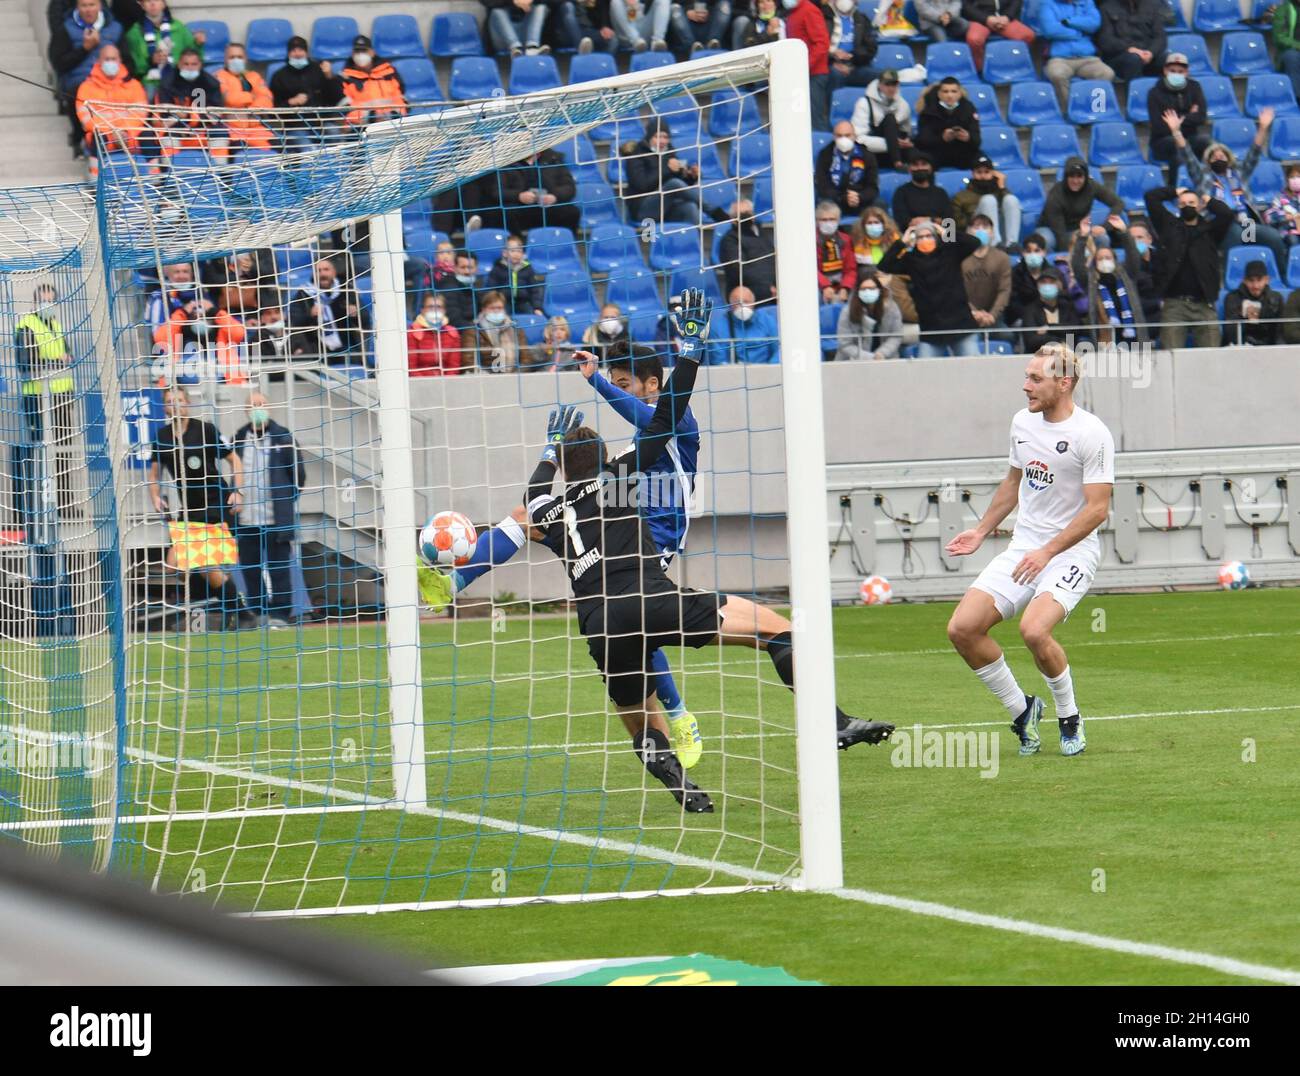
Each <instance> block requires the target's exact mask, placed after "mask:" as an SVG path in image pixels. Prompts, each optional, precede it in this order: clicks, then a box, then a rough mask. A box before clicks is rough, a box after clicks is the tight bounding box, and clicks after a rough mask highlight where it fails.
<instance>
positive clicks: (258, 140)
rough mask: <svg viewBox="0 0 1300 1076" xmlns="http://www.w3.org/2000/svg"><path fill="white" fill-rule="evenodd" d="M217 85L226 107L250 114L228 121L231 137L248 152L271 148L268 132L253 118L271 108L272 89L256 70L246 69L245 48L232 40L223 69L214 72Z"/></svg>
mask: <svg viewBox="0 0 1300 1076" xmlns="http://www.w3.org/2000/svg"><path fill="white" fill-rule="evenodd" d="M217 84H218V85H219V86H220V87H221V97H222V100H224V101H225V103H226V107H227V108H240V109H244V110H245V111H247V112H248V113H250V115H249V117H248V119H234V118H231V119H230V120H228V121H227V123H226V127H227V129H228V130H229V131H230V138H231V140H232V141H234V142H240V143H243V144H244V145H245V146H247V147H248V148H249V149H270V148H271V132H270V131H269V130H267V128H266V127H264V126H263V125H262V124H261V123H260V122H258V120H257V119H256V117H255V116H253V115H252V113H254V112H255V111H259V110H263V109H268V108H271V107H273V106H274V101H273V100H272V99H271V88H270V87H269V86H268V85H267V84H266V82H265V81H264V80H263V79H262V76H261V75H259V74H258V73H257V72H256V71H250V70H249V68H248V53H247V52H246V51H245V49H244V46H243V45H241V44H239V42H237V41H232V42H231V43H230V44H229V45H227V46H226V66H225V67H223V68H222V69H221V70H220V71H218V72H217Z"/></svg>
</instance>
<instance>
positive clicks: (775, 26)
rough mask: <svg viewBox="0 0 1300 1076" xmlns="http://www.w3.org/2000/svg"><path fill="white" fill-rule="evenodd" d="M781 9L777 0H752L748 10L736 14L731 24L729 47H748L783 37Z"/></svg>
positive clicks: (783, 25) (783, 28)
mask: <svg viewBox="0 0 1300 1076" xmlns="http://www.w3.org/2000/svg"><path fill="white" fill-rule="evenodd" d="M781 10H782V9H781V5H780V3H779V2H778V0H752V2H751V3H750V5H749V10H748V11H746V12H743V13H742V14H740V15H737V16H736V19H735V22H733V23H732V24H731V47H732V48H733V49H748V48H753V47H754V46H755V45H765V44H767V43H768V42H769V41H780V40H781V39H782V38H783V37H785V23H784V22H782V21H781Z"/></svg>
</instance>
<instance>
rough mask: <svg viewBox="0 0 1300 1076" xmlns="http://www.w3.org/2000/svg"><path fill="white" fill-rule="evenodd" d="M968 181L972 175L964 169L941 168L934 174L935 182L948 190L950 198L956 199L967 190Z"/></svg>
mask: <svg viewBox="0 0 1300 1076" xmlns="http://www.w3.org/2000/svg"><path fill="white" fill-rule="evenodd" d="M968 179H970V173H969V172H968V171H966V170H965V169H962V168H940V169H939V171H937V172H936V173H935V174H934V182H935V183H936V184H937V185H938V186H940V187H942V188H943V189H944V190H946V191H947V192H948V196H949V197H950V198H955V197H956V196H957V195H959V194H960V193H961V192H962V191H964V190H965V189H966V181H967V180H968Z"/></svg>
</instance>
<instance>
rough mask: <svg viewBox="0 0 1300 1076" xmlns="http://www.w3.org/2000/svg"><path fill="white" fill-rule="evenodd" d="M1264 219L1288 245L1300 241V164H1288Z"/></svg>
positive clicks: (1265, 211)
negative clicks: (1280, 185)
mask: <svg viewBox="0 0 1300 1076" xmlns="http://www.w3.org/2000/svg"><path fill="white" fill-rule="evenodd" d="M1264 219H1265V220H1266V221H1267V222H1268V223H1269V224H1270V225H1271V226H1272V227H1273V228H1275V229H1276V230H1277V232H1278V234H1279V235H1281V236H1282V239H1283V240H1284V241H1285V242H1286V245H1287V246H1288V247H1293V246H1295V245H1296V244H1297V243H1300V164H1289V165H1287V166H1286V180H1285V182H1284V183H1283V184H1282V189H1281V190H1280V191H1279V192H1278V193H1277V194H1276V195H1275V196H1274V198H1273V201H1272V202H1270V203H1269V206H1268V208H1267V209H1266V210H1264ZM1279 264H1281V263H1279Z"/></svg>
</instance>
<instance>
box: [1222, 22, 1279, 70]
mask: <svg viewBox="0 0 1300 1076" xmlns="http://www.w3.org/2000/svg"><path fill="white" fill-rule="evenodd" d="M1272 70H1273V61H1272V60H1270V59H1269V56H1268V42H1267V41H1265V40H1264V35H1263V34H1261V33H1259V32H1257V31H1255V30H1247V31H1245V32H1243V33H1239V34H1224V35H1223V47H1222V48H1221V49H1220V50H1219V73H1220V74H1223V75H1236V76H1238V77H1241V76H1244V75H1267V74H1270V73H1271V72H1272Z"/></svg>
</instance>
